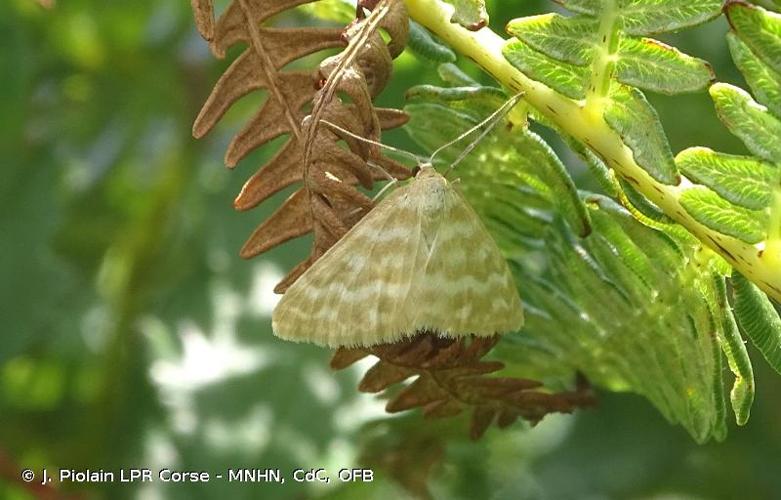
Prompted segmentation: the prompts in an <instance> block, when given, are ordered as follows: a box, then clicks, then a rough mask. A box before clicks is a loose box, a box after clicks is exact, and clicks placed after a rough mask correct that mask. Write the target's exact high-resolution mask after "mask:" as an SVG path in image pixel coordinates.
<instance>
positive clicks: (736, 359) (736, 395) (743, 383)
mask: <svg viewBox="0 0 781 500" xmlns="http://www.w3.org/2000/svg"><path fill="white" fill-rule="evenodd" d="M714 281H715V287H714V288H715V292H716V294H717V300H718V303H719V305H720V306H721V307H720V308H719V311H721V313H719V312H717V311H714V315H715V316H717V317H718V316H721V317H722V318H721V324H722V328H717V331H718V332H719V342H720V343H721V349H722V351H723V352H724V356H725V357H726V358H727V365H728V366H729V369H730V371H731V372H732V374H733V375H735V382H734V384H733V385H732V390H731V391H730V402H731V403H732V410H733V411H734V412H735V420H736V421H737V424H738V425H745V424H746V422H748V419H749V416H750V414H751V405H752V404H753V403H754V369H753V368H752V366H751V359H749V357H748V351H746V344H744V343H743V339H742V338H741V337H740V332H738V325H737V324H735V318H734V317H733V315H732V313H731V311H730V310H729V307H728V304H727V287H726V285H725V283H724V278H723V277H722V276H721V275H715V276H714Z"/></svg>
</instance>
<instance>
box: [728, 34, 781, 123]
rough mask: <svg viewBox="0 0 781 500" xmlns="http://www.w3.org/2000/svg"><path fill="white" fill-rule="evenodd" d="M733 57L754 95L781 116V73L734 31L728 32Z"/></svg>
mask: <svg viewBox="0 0 781 500" xmlns="http://www.w3.org/2000/svg"><path fill="white" fill-rule="evenodd" d="M727 41H728V42H729V49H730V52H731V53H732V59H733V60H734V61H735V65H737V67H738V69H740V72H741V73H743V76H744V77H745V78H746V82H748V85H749V87H751V90H752V91H753V92H754V96H755V97H756V98H757V101H759V102H760V103H761V104H763V105H765V106H767V108H768V109H769V110H770V111H771V112H772V113H773V114H774V115H775V116H776V117H778V118H781V74H779V73H776V72H774V71H773V70H772V69H771V68H770V67H769V66H768V65H767V64H765V63H764V62H763V61H762V60H761V59H759V58H758V57H757V56H756V55H754V53H753V52H752V51H751V49H750V48H749V47H748V46H747V45H746V44H745V43H743V42H742V41H741V40H740V38H738V37H737V35H735V34H734V33H727Z"/></svg>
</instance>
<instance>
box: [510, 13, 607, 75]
mask: <svg viewBox="0 0 781 500" xmlns="http://www.w3.org/2000/svg"><path fill="white" fill-rule="evenodd" d="M598 28H599V21H597V20H596V19H594V18H591V17H587V16H576V17H563V16H560V15H558V14H543V15H540V16H531V17H524V18H520V19H515V20H513V21H510V23H509V24H508V25H507V32H508V33H509V34H511V35H512V36H514V37H516V38H518V39H519V40H522V41H523V42H525V43H526V44H527V45H528V46H529V47H531V48H533V49H535V50H538V51H540V52H542V53H544V54H546V55H548V56H550V57H552V58H554V59H558V60H560V61H564V62H568V63H570V64H575V65H578V66H584V65H586V64H590V63H591V60H592V58H593V52H594V47H596V45H597V42H598V41H599V40H598V38H597V29H598Z"/></svg>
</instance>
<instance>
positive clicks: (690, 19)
mask: <svg viewBox="0 0 781 500" xmlns="http://www.w3.org/2000/svg"><path fill="white" fill-rule="evenodd" d="M556 1H557V2H559V3H560V4H561V5H563V6H564V7H566V8H567V9H569V10H571V11H573V12H579V13H581V14H588V15H591V16H599V14H600V13H601V12H603V11H604V10H606V9H615V10H617V11H618V13H619V17H620V18H621V21H622V24H623V29H624V31H625V32H626V33H629V34H631V35H652V34H655V33H666V32H668V31H677V30H680V29H683V28H688V27H690V26H695V25H697V24H701V23H704V22H705V21H708V20H710V19H713V18H714V17H716V16H718V15H719V14H720V13H721V6H722V3H721V1H720V0H617V1H616V0H556Z"/></svg>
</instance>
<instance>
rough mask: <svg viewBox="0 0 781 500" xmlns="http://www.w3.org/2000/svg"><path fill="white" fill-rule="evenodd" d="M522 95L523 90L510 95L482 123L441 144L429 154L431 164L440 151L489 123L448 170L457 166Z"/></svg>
mask: <svg viewBox="0 0 781 500" xmlns="http://www.w3.org/2000/svg"><path fill="white" fill-rule="evenodd" d="M521 97H523V92H519V93H517V94H515V95H514V96H512V97H510V98H509V99H508V100H507V101H506V102H505V103H504V104H502V105H501V106H499V108H498V109H497V110H496V111H494V112H493V113H491V114H490V115H488V117H487V118H485V119H484V120H483V121H481V122H480V123H478V124H477V125H475V126H474V127H472V128H470V129H469V130H467V131H466V132H464V133H463V134H461V135H459V136H458V137H456V138H455V139H453V140H452V141H450V142H448V143H446V144H443V145H442V146H440V147H439V148H437V149H436V151H434V152H433V153H431V156H429V159H428V163H431V164H433V163H434V157H436V156H437V155H438V154H439V153H441V152H442V151H444V150H445V149H447V148H449V147H450V146H452V145H454V144H456V143H458V142H461V141H462V140H464V139H465V138H466V137H468V136H470V135H471V134H472V133H473V132H474V131H475V130H478V129H479V128H481V127H483V126H485V125H486V124H489V126H488V127H487V128H486V129H485V130H484V131H483V132H482V133H481V134H480V135H479V136H478V137H477V139H475V140H474V141H472V142H471V143H469V145H468V146H467V147H466V148H465V149H464V150H463V151H462V152H461V154H460V155H459V156H458V158H457V159H456V161H455V162H453V164H452V165H450V167H449V168H448V171H450V170H451V169H452V168H453V167H455V166H456V164H458V163H460V162H461V160H463V159H464V158H465V157H466V155H468V154H469V153H471V152H472V150H473V149H475V147H477V144H478V143H479V142H480V141H481V140H482V139H483V138H484V137H485V136H486V135H488V133H489V132H490V131H491V130H493V128H494V127H495V126H496V124H497V123H499V120H500V119H501V118H503V117H504V115H505V114H506V113H507V112H508V111H510V110H511V109H512V108H513V107H514V106H515V105H516V104H517V103H518V101H519V100H520V99H521Z"/></svg>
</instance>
